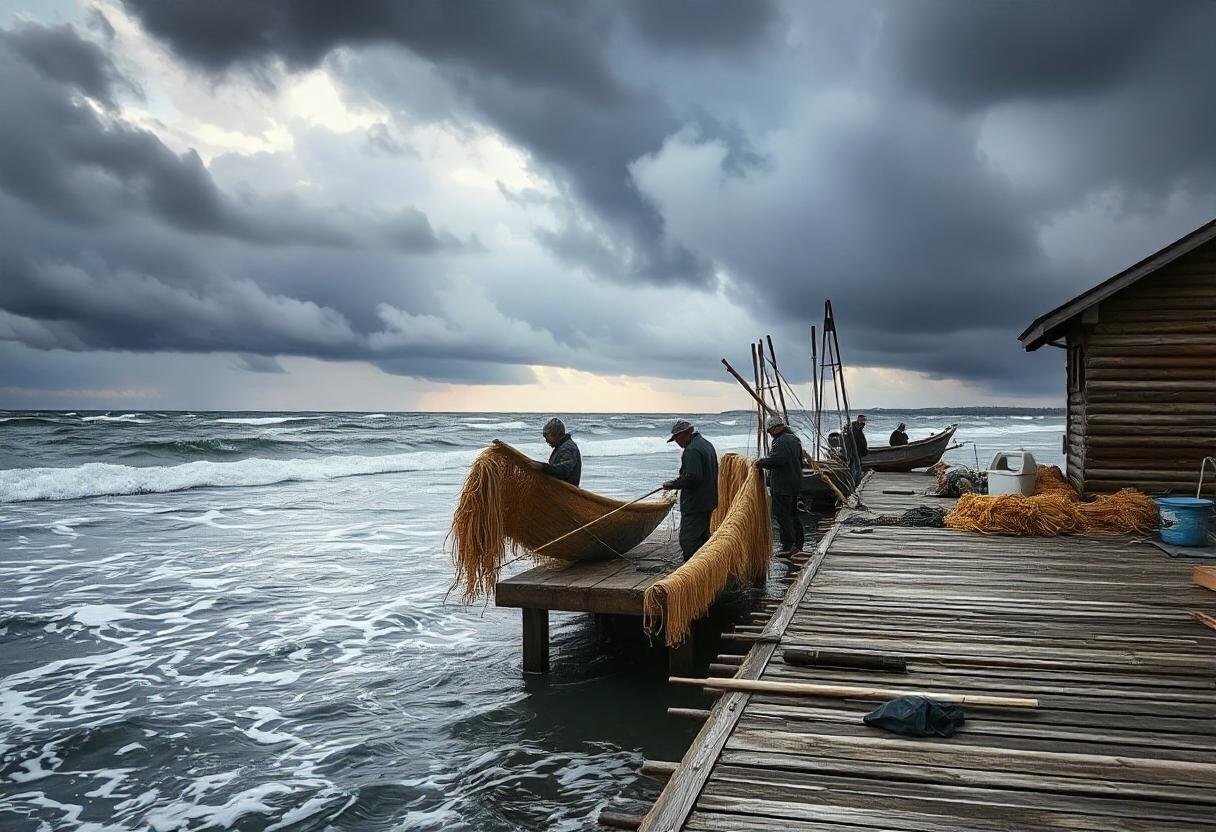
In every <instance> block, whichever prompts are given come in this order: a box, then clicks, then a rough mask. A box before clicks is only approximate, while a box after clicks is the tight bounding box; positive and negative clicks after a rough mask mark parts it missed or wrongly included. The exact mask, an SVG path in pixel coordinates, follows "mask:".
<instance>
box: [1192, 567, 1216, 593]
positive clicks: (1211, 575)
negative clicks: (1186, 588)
mask: <svg viewBox="0 0 1216 832" xmlns="http://www.w3.org/2000/svg"><path fill="white" fill-rule="evenodd" d="M1191 582H1192V583H1194V584H1195V585H1196V586H1202V587H1207V588H1208V589H1210V590H1213V591H1216V566H1196V567H1195V569H1194V570H1193V571H1192V572H1191Z"/></svg>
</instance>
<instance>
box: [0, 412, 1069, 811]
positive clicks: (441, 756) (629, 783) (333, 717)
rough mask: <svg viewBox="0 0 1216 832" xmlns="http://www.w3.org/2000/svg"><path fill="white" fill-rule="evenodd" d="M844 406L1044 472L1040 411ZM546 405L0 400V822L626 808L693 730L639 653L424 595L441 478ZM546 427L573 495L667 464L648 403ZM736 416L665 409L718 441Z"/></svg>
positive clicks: (722, 446)
mask: <svg viewBox="0 0 1216 832" xmlns="http://www.w3.org/2000/svg"><path fill="white" fill-rule="evenodd" d="M561 415H563V416H564V415H565V414H561ZM870 417H871V427H870V429H869V431H868V433H869V434H870V435H871V440H870V441H871V443H872V444H882V443H884V442H885V437H886V435H887V434H888V433H889V432H890V430H891V429H892V428H893V427H894V425H895V424H896V423H897V422H900V421H902V422H906V423H907V425H908V428H909V433H910V434H911V436H912V438H913V439H916V438H919V437H922V436H927V435H928V434H929V433H931V432H933V431H934V430H936V429H940V428H941V427H942V426H944V425H945V424H948V423H951V422H957V423H959V431H958V434H957V437H956V438H957V439H958V440H960V441H963V442H969V443H974V444H973V445H971V444H969V445H966V446H964V447H962V448H959V449H957V450H954V451H951V452H950V453H949V454H948V455H947V459H948V460H950V461H953V462H960V463H965V464H969V465H974V464H975V461H976V459H978V460H979V462H980V463H981V465H986V464H987V462H988V459H989V458H990V457H991V456H992V454H993V452H994V451H997V450H1014V449H1018V448H1024V449H1027V450H1030V451H1032V452H1033V453H1034V454H1035V456H1036V458H1037V459H1039V460H1040V461H1041V462H1048V463H1053V464H1059V462H1060V456H1061V455H1060V436H1061V433H1062V432H1063V430H1064V424H1063V421H1064V420H1063V414H1062V412H1061V411H1055V410H1048V411H1044V410H1028V411H1016V410H1006V409H982V408H980V409H966V410H939V411H870ZM545 418H546V416H539V415H537V414H526V413H486V414H468V413H461V414H435V413H427V414H419V413H295V412H293V413H228V412H224V413H208V412H196V413H177V412H174V413H165V412H136V413H124V412H111V413H106V412H30V411H0V829H3V830H5V832H9V830H47V831H48V832H50V830H88V832H106V831H108V830H114V832H118V830H148V829H150V830H154V831H155V832H168V830H195V829H198V830H201V829H237V830H267V831H269V830H321V829H350V830H356V829H358V830H381V829H394V830H515V829H540V828H544V829H553V830H582V829H587V830H590V829H595V828H596V824H595V817H596V814H597V812H598V810H599V809H600V808H603V807H605V806H609V805H611V806H612V807H613V808H617V809H624V810H628V809H629V808H630V807H631V806H632V807H633V808H634V809H635V810H636V809H637V808H639V807H641V806H643V805H645V803H646V802H647V801H649V800H652V799H653V798H654V796H655V795H656V794H657V790H658V787H657V786H656V785H655V784H654V783H652V782H651V781H648V780H645V779H643V778H641V777H640V775H639V774H638V766H639V764H640V762H641V760H642V758H643V757H649V758H654V759H678V758H679V756H680V755H681V754H682V753H683V750H684V748H685V747H686V745H687V743H688V741H689V740H690V739H691V737H692V735H693V733H694V732H695V728H696V726H693V725H687V724H680V723H676V722H674V721H673V720H669V719H667V718H666V716H665V710H666V708H667V707H668V705H671V704H695V701H696V700H695V694H690V693H681V692H676V691H670V690H669V689H668V688H667V686H666V684H665V683H664V678H665V675H664V661H663V657H662V654H661V651H657V650H654V649H650V648H648V647H647V646H646V645H645V644H644V643H642V644H634V643H620V642H619V641H618V642H608V641H606V640H605V639H604V637H603V635H602V634H601V633H599V632H598V631H597V630H596V628H595V626H594V624H593V622H592V621H590V619H589V617H588V616H579V615H563V614H557V615H555V616H553V617H552V619H551V625H552V633H553V644H554V648H553V670H552V672H551V673H550V674H549V675H548V676H547V677H544V678H538V677H532V678H527V677H524V676H523V675H522V674H521V673H520V668H519V662H520V646H519V618H518V612H517V611H511V610H499V609H496V608H494V607H493V606H492V605H490V606H477V607H472V608H465V607H462V606H460V605H459V604H458V603H456V602H455V601H454V600H452V599H446V600H445V596H446V594H447V591H448V588H449V584H450V581H451V567H450V561H449V557H448V555H447V554H446V553H445V552H444V537H445V535H446V532H447V528H448V521H449V519H450V515H451V510H452V508H453V505H454V502H455V497H456V494H457V491H458V489H459V486H460V483H461V480H462V478H463V475H464V472H465V470H466V469H467V466H468V464H469V462H470V461H471V460H472V459H473V457H474V456H475V455H476V453H477V451H478V449H479V448H481V447H482V446H484V445H485V443H486V442H488V441H489V440H490V439H494V438H501V439H504V440H506V441H508V442H511V443H512V444H514V445H516V446H517V447H520V448H521V449H523V450H524V451H526V452H528V453H531V454H532V455H534V456H537V457H543V456H544V455H546V454H547V450H548V449H547V447H546V446H545V445H544V444H543V443H542V442H541V440H540V435H539V434H540V426H541V424H543V422H544V421H545ZM565 418H566V421H567V425H568V427H569V428H570V429H571V431H572V433H573V434H574V436H575V438H576V439H577V440H578V441H579V443H580V445H581V447H582V450H583V454H584V468H583V471H584V474H583V485H584V487H586V488H590V489H592V490H594V491H598V492H601V493H603V494H608V495H611V496H616V497H621V498H632V497H635V496H638V495H639V494H642V493H644V492H646V491H649V490H650V489H651V488H653V487H655V486H656V485H658V484H659V483H660V482H661V481H663V480H664V479H667V478H668V477H669V476H671V475H672V474H673V473H674V472H675V470H676V467H677V464H678V449H676V448H675V446H674V445H668V444H666V443H665V442H664V440H665V438H666V435H667V432H666V429H667V428H668V427H669V426H670V424H671V421H672V419H673V416H671V415H668V414H575V415H569V416H566V417H565ZM752 418H753V417H752V414H750V413H725V414H712V415H701V416H697V417H695V418H694V421H695V422H696V424H697V425H698V427H699V428H700V430H701V431H702V433H704V434H705V435H706V436H707V437H709V438H710V440H711V441H712V442H713V443H714V444H715V445H716V446H717V448H718V451H719V453H722V452H725V451H728V450H734V451H742V452H746V451H747V450H748V448H749V444H751V443H753V442H754V438H753V437H754V432H753V428H752V424H753V422H752ZM796 421H797V420H796ZM804 441H807V438H806V437H805V436H804ZM688 696H694V698H693V699H688V698H687V697H688ZM680 697H683V698H680Z"/></svg>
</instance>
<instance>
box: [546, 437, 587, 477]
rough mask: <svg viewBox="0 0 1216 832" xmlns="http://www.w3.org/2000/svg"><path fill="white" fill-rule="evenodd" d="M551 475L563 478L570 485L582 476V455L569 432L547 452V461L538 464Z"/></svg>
mask: <svg viewBox="0 0 1216 832" xmlns="http://www.w3.org/2000/svg"><path fill="white" fill-rule="evenodd" d="M540 468H541V470H542V471H544V472H545V473H546V474H548V475H549V476H551V477H557V478H558V479H559V480H565V481H566V482H568V483H570V484H571V485H578V484H579V482H580V481H581V480H582V478H583V455H582V454H581V453H579V450H578V445H575V444H574V440H573V439H571V438H570V434H568V433H567V434H566V435H565V436H563V437H562V441H560V442H558V443H557V445H556V447H554V448H553V453H551V454H549V461H548V462H542V463H541V466H540Z"/></svg>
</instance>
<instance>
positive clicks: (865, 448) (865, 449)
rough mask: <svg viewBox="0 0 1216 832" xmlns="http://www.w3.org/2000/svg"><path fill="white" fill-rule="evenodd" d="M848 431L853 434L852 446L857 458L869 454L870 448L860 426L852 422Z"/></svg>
mask: <svg viewBox="0 0 1216 832" xmlns="http://www.w3.org/2000/svg"><path fill="white" fill-rule="evenodd" d="M849 430H850V432H852V434H853V445H854V447H856V448H857V455H858V456H865V455H866V454H868V453H869V452H870V446H869V445H868V444H867V443H866V432H865V430H863V429H862V427H861V425H860V424H858V423H857V422H853V423H851V424H850V425H849Z"/></svg>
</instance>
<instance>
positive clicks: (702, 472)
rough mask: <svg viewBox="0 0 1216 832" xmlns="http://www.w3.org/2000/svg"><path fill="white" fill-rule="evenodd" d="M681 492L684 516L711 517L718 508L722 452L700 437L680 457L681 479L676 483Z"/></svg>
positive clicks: (675, 485)
mask: <svg viewBox="0 0 1216 832" xmlns="http://www.w3.org/2000/svg"><path fill="white" fill-rule="evenodd" d="M672 486H673V487H674V488H678V489H680V513H681V514H708V513H709V512H712V511H713V510H714V509H715V508H717V507H718V452H717V451H715V450H714V446H713V445H711V444H709V440H708V439H706V438H705V437H704V436H702V435H701V434H699V433H694V434H693V435H692V440H691V441H689V443H688V445H687V446H686V447H685V448H684V453H683V455H682V456H681V457H680V476H678V477H676V478H675V479H674V480H673V481H672Z"/></svg>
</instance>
